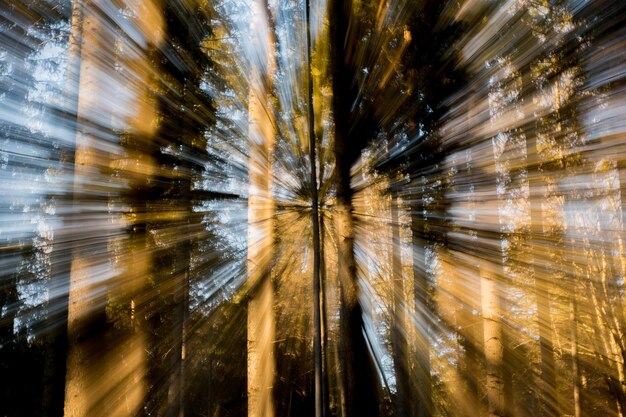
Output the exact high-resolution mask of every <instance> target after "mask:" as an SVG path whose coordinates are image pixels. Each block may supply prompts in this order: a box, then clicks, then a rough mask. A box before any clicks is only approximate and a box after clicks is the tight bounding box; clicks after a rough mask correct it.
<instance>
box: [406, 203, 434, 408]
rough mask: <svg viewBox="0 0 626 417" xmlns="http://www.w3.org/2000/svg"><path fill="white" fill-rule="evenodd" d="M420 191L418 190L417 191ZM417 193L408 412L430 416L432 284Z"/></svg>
mask: <svg viewBox="0 0 626 417" xmlns="http://www.w3.org/2000/svg"><path fill="white" fill-rule="evenodd" d="M418 194H419V192H418ZM422 197H423V196H422V195H418V196H417V197H416V198H417V201H418V203H417V207H416V208H413V209H412V214H411V232H412V234H413V235H412V239H411V244H412V247H413V296H414V297H415V320H416V321H417V322H418V323H420V324H421V325H420V326H419V327H418V328H417V329H415V340H414V341H413V345H414V347H413V351H412V352H411V353H412V356H413V361H414V364H413V367H412V368H413V372H412V375H411V382H412V387H411V392H413V393H414V395H415V397H414V401H413V404H412V411H411V414H409V415H414V416H418V417H430V416H431V415H432V414H433V403H432V379H431V376H430V341H429V331H430V330H429V329H430V325H429V320H430V319H431V317H429V315H428V312H429V311H430V303H429V298H430V296H429V287H430V283H429V282H428V275H427V272H426V239H425V219H424V218H423V217H421V216H422V213H423V210H422V209H423V206H422V205H421V202H419V201H420V199H421V198H422Z"/></svg>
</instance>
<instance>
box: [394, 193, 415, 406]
mask: <svg viewBox="0 0 626 417" xmlns="http://www.w3.org/2000/svg"><path fill="white" fill-rule="evenodd" d="M397 194H398V193H397V189H396V186H395V185H392V190H391V282H392V297H393V300H392V301H393V325H392V326H393V327H392V337H391V342H392V347H393V350H392V352H393V365H394V371H395V374H396V415H397V416H405V415H407V411H406V410H407V407H410V405H409V403H408V399H409V398H410V396H409V392H410V391H409V368H408V346H407V342H408V340H407V337H406V334H407V332H406V314H405V309H406V304H405V301H406V299H405V289H404V277H403V275H402V257H401V251H402V241H401V238H400V220H399V213H398V212H399V206H398V199H399V197H398V195H397Z"/></svg>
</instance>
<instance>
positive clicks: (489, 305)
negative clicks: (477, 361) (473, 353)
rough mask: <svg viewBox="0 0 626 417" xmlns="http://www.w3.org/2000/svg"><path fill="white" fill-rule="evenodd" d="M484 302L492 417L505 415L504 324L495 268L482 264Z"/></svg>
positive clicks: (488, 387)
mask: <svg viewBox="0 0 626 417" xmlns="http://www.w3.org/2000/svg"><path fill="white" fill-rule="evenodd" d="M480 281H481V299H482V314H483V322H484V324H483V329H484V330H483V331H484V352H485V364H486V371H487V377H486V381H485V388H486V391H487V403H488V413H487V415H488V416H489V417H503V416H504V388H503V387H504V383H503V380H502V368H503V363H502V358H503V344H502V322H501V319H500V314H501V313H500V310H501V307H500V304H501V302H500V297H501V296H500V291H499V289H498V283H497V274H496V273H495V271H494V270H493V266H492V265H490V264H489V263H488V262H486V261H483V262H482V263H481V265H480Z"/></svg>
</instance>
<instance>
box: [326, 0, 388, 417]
mask: <svg viewBox="0 0 626 417" xmlns="http://www.w3.org/2000/svg"><path fill="white" fill-rule="evenodd" d="M329 13H330V19H331V21H330V28H331V33H330V39H331V65H332V68H333V70H332V77H333V117H334V122H335V148H334V152H335V173H334V175H335V177H334V178H335V192H336V195H337V205H336V211H335V219H336V231H337V235H338V236H337V240H338V243H337V246H338V276H339V285H340V286H341V288H340V291H341V297H340V298H341V302H340V316H341V323H340V335H339V350H340V358H341V366H342V368H341V387H340V389H341V390H342V395H341V399H340V403H341V414H342V415H343V416H346V417H349V416H375V415H378V407H379V404H378V403H379V402H378V399H377V397H378V389H379V388H378V381H377V378H376V374H375V371H374V365H373V361H372V359H371V357H370V355H369V353H368V348H367V344H366V340H365V336H364V331H363V310H362V307H361V304H360V302H359V286H358V279H357V267H356V261H355V257H354V234H355V230H354V218H353V213H352V211H353V209H352V187H351V184H350V181H351V175H350V170H351V167H352V165H353V164H354V162H355V161H356V159H357V158H358V156H359V154H360V152H361V150H362V149H363V147H364V146H365V144H366V140H367V139H369V138H368V137H367V134H365V132H367V131H368V129H366V128H365V126H364V125H365V124H366V123H367V121H364V120H363V119H360V120H359V117H358V116H359V115H358V114H356V113H357V112H358V111H357V112H354V113H353V111H352V109H353V108H354V107H353V103H354V100H355V99H357V97H358V87H357V85H356V81H357V80H356V73H357V71H358V69H357V68H355V67H354V66H353V63H351V62H350V61H349V53H348V52H347V48H351V47H356V45H350V44H348V42H350V41H352V40H354V37H353V36H349V35H354V33H352V34H350V33H349V28H350V27H351V26H350V23H351V22H354V16H353V14H352V13H353V4H352V1H350V0H347V1H343V0H334V1H332V2H331V3H330V8H329ZM352 27H353V26H352ZM357 108H358V106H357ZM355 122H356V123H358V124H359V125H358V126H357V127H355V126H354V125H353V123H355ZM364 122H365V123H364ZM361 129H362V130H361ZM361 134H363V135H361Z"/></svg>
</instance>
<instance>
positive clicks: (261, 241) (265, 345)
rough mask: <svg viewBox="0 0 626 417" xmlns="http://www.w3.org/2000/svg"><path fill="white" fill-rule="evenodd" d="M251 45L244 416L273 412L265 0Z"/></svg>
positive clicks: (255, 16) (255, 9)
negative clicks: (253, 55)
mask: <svg viewBox="0 0 626 417" xmlns="http://www.w3.org/2000/svg"><path fill="white" fill-rule="evenodd" d="M250 31H251V35H252V39H251V41H252V46H253V51H255V53H258V54H259V57H260V59H261V61H260V63H259V62H254V63H253V65H252V76H251V78H250V95H249V103H248V117H249V122H248V137H249V145H250V146H249V149H250V151H249V152H250V153H249V170H248V175H249V181H250V188H249V193H248V258H247V259H248V284H249V290H250V291H251V294H250V297H251V298H250V301H249V303H248V324H247V326H248V416H249V417H272V416H273V415H274V414H275V408H274V399H273V388H272V387H273V384H274V377H275V373H276V364H275V358H274V342H275V314H274V290H273V288H272V281H271V262H272V252H273V246H274V243H273V241H274V237H273V229H274V225H273V215H274V204H273V201H272V196H271V194H270V185H271V175H272V168H271V158H272V153H273V148H274V141H275V139H274V125H273V120H272V116H271V115H272V109H271V105H270V96H271V90H270V87H269V86H270V85H271V81H272V78H273V76H274V67H275V65H274V51H273V36H272V33H271V28H270V24H269V16H268V4H267V1H265V0H255V1H254V2H253V5H252V20H251V22H250Z"/></svg>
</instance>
